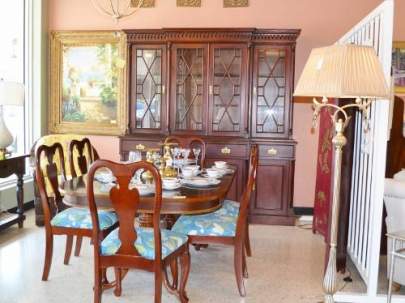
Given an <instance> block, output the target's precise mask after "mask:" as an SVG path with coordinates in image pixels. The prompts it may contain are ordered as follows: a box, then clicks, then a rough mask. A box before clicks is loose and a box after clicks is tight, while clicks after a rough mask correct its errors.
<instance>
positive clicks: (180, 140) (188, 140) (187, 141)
mask: <svg viewBox="0 0 405 303" xmlns="http://www.w3.org/2000/svg"><path fill="white" fill-rule="evenodd" d="M165 143H177V144H178V145H179V146H180V147H183V148H190V149H191V154H192V155H193V156H195V155H194V153H193V150H192V149H193V148H194V147H199V148H201V153H200V155H199V158H200V166H201V168H203V167H204V165H205V152H206V144H205V141H204V140H203V139H202V138H200V137H194V136H192V137H178V136H169V137H167V138H166V139H165ZM197 160H198V159H197Z"/></svg>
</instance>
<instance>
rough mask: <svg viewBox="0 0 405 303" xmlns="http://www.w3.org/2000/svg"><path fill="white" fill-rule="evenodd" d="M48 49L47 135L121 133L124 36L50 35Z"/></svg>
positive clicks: (124, 105)
mask: <svg viewBox="0 0 405 303" xmlns="http://www.w3.org/2000/svg"><path fill="white" fill-rule="evenodd" d="M50 48H51V49H50V54H51V58H50V96H49V114H50V116H49V131H50V132H54V133H82V134H99V135H119V134H123V133H125V129H126V125H127V121H126V120H127V118H126V117H127V115H126V110H127V101H126V90H127V85H126V60H127V51H126V36H125V33H123V32H119V31H114V32H113V31H91V32H90V31H86V32H84V31H79V32H78V31H75V32H66V31H58V32H52V33H51V41H50Z"/></svg>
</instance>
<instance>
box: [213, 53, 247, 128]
mask: <svg viewBox="0 0 405 303" xmlns="http://www.w3.org/2000/svg"><path fill="white" fill-rule="evenodd" d="M241 75H242V50H241V49H240V48H217V49H215V50H214V77H213V92H212V93H213V99H214V100H213V109H212V110H213V119H212V130H213V131H214V132H219V131H220V132H239V131H240V114H241V101H242V100H241V81H242V77H241Z"/></svg>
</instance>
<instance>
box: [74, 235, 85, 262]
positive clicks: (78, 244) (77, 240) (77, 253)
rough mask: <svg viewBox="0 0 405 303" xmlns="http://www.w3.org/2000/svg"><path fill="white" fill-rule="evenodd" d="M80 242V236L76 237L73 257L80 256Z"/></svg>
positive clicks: (81, 239) (81, 238)
mask: <svg viewBox="0 0 405 303" xmlns="http://www.w3.org/2000/svg"><path fill="white" fill-rule="evenodd" d="M82 241H83V237H82V236H77V237H76V247H75V257H78V256H80V250H81V248H82Z"/></svg>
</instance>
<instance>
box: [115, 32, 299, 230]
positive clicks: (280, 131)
mask: <svg viewBox="0 0 405 303" xmlns="http://www.w3.org/2000/svg"><path fill="white" fill-rule="evenodd" d="M125 32H126V33H127V41H128V47H129V49H136V48H141V47H144V46H145V45H154V46H155V47H157V48H159V47H162V46H166V58H167V62H166V66H165V67H163V68H162V70H166V78H165V81H166V84H165V85H166V87H167V88H168V92H167V96H170V100H169V98H168V99H166V108H165V109H162V112H161V115H162V117H163V116H165V117H164V119H165V121H166V123H167V129H161V130H160V131H157V130H154V131H153V132H152V131H150V130H148V129H144V130H139V129H136V130H134V129H133V128H131V130H130V131H129V133H128V134H127V135H125V136H122V137H120V154H121V159H122V160H125V159H127V156H128V153H129V151H131V150H135V149H138V148H137V147H142V148H143V149H146V148H148V147H159V146H158V143H159V142H162V141H163V140H164V137H166V136H170V135H181V136H184V137H188V136H194V135H197V136H200V137H201V138H202V139H203V140H204V141H205V142H206V144H207V156H206V161H207V163H210V164H211V163H212V162H213V161H215V160H217V159H221V160H225V161H229V162H231V163H233V164H235V165H236V166H238V168H239V169H238V174H237V175H236V176H235V181H234V182H235V183H234V185H233V187H232V188H231V190H230V192H229V195H228V198H231V199H233V200H239V199H240V197H241V194H242V188H243V186H242V185H243V184H244V183H245V182H246V178H247V167H248V157H249V155H248V151H249V148H250V146H251V144H253V143H257V144H258V145H259V149H260V158H261V159H262V160H264V159H268V160H274V161H276V162H278V161H281V162H280V163H283V164H280V163H278V164H276V162H272V163H275V165H276V166H280V165H284V164H285V162H282V160H287V161H289V163H288V167H289V168H288V170H289V173H288V174H285V176H287V177H285V178H286V179H283V182H285V183H286V184H288V186H284V187H279V189H280V190H286V189H288V192H283V193H280V192H272V196H271V195H267V196H263V197H266V200H262V201H261V204H262V206H263V203H264V204H268V205H265V206H264V208H271V204H272V203H274V202H272V201H275V200H276V199H280V198H281V197H283V198H284V197H288V198H285V199H283V200H282V201H278V203H285V205H283V209H289V211H288V212H287V213H288V215H285V214H284V215H281V214H279V215H277V218H274V217H275V216H276V215H274V214H270V213H265V212H263V213H261V214H259V211H257V212H256V215H254V216H250V219H251V220H255V221H256V222H261V223H265V222H279V221H280V220H281V218H282V216H284V222H285V223H288V224H293V220H292V217H291V216H292V214H293V212H292V209H291V206H292V198H293V195H292V186H293V176H294V173H293V172H294V159H295V144H296V142H295V141H294V140H293V139H292V121H293V119H292V113H293V104H292V91H293V88H294V64H295V45H296V39H297V37H298V36H299V34H300V30H292V29H291V30H290V29H287V30H284V29H280V30H277V29H255V28H164V29H141V30H125ZM198 49H199V50H200V59H199V60H200V61H199V63H198V64H197V65H193V66H191V62H193V61H192V60H191V59H192V58H194V57H195V56H196V55H195V53H196V52H197V50H198ZM132 54H133V52H132ZM193 56H194V57H193ZM131 57H133V55H132V56H131ZM186 63H187V64H186ZM130 64H131V67H132V71H133V70H134V58H130ZM201 65H202V66H201ZM179 70H181V71H182V72H181V73H179V72H178V71H179ZM196 75H198V79H199V80H198V87H197V89H196V85H195V84H196V82H195V81H194V80H195V79H196V78H195V77H196ZM129 77H130V79H129V83H132V85H131V86H132V87H131V88H130V91H133V90H134V89H136V88H135V87H133V85H134V84H133V83H134V82H133V81H135V80H134V79H137V76H136V75H134V74H133V72H132V73H131V74H130V75H129ZM193 77H194V78H193ZM191 84H193V85H191ZM185 87H187V89H185ZM196 91H197V93H198V96H196V94H195V92H196ZM179 95H181V96H180V97H179ZM262 96H265V97H266V100H265V101H266V102H267V103H266V102H265V101H264V98H263V97H262ZM129 98H131V100H132V99H133V95H130V97H129ZM196 98H197V99H198V100H197V101H196ZM179 102H183V103H184V104H185V105H184V104H183V105H182V106H183V109H182V111H179V110H178V109H179V106H178V105H179ZM193 102H200V103H199V105H198V106H197V107H194V108H189V109H188V111H189V112H188V113H189V116H187V118H186V119H185V120H184V121H183V122H182V123H183V124H182V125H181V127H179V124H177V125H176V121H177V120H176V117H178V116H179V115H181V113H183V112H185V111H186V109H184V108H187V107H184V106H189V105H190V104H194V103H193ZM192 114H196V115H197V116H196V117H198V119H197V120H198V121H197V122H198V123H195V121H194V120H196V117H193V116H192ZM134 119H135V117H134V116H133V115H132V117H130V120H131V122H130V125H133V123H134V121H135V120H134ZM162 119H163V118H162ZM193 121H194V122H193ZM274 121H276V122H277V125H276V127H275V123H274ZM260 124H262V125H260ZM197 126H198V127H197ZM260 128H261V129H260ZM146 132H147V134H148V135H145V133H146ZM225 147H227V148H229V149H230V150H231V153H222V149H223V148H225ZM269 149H274V150H276V153H277V155H273V154H272V153H273V152H274V151H272V153H270V154H267V150H269ZM138 150H139V149H138ZM225 151H226V149H225ZM285 165H287V164H285ZM265 167H266V168H267V169H269V167H270V166H269V165H266V166H264V167H262V168H259V170H263V169H264V168H265ZM272 171H273V172H275V171H276V170H275V168H273V170H272ZM278 172H279V173H280V174H281V173H282V170H278ZM274 177H275V178H276V180H278V179H282V178H283V176H282V175H274ZM266 182H267V183H264V184H259V186H264V187H266V186H269V184H270V183H271V180H267V181H266ZM264 190H265V189H263V191H264ZM258 191H259V192H260V191H261V190H260V188H259V189H258ZM252 204H253V203H252ZM281 221H283V220H281Z"/></svg>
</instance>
